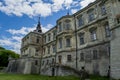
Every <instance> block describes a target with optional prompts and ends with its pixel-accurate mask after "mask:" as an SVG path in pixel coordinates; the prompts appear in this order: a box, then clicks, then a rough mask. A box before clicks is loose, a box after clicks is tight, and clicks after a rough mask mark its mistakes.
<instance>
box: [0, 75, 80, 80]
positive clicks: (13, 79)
mask: <svg viewBox="0 0 120 80" xmlns="http://www.w3.org/2000/svg"><path fill="white" fill-rule="evenodd" d="M0 80H79V78H78V77H74V76H64V77H49V76H41V75H22V74H5V73H0Z"/></svg>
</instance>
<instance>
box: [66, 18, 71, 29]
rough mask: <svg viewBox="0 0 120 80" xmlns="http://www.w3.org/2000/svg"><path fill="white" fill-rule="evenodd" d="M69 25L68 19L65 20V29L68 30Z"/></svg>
mask: <svg viewBox="0 0 120 80" xmlns="http://www.w3.org/2000/svg"><path fill="white" fill-rule="evenodd" d="M70 27H71V25H70V20H68V19H67V20H65V29H66V30H70Z"/></svg>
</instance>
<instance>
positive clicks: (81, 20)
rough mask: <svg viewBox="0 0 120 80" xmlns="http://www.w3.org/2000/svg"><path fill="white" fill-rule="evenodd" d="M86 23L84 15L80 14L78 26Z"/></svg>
mask: <svg viewBox="0 0 120 80" xmlns="http://www.w3.org/2000/svg"><path fill="white" fill-rule="evenodd" d="M83 24H84V21H83V19H82V16H80V17H79V18H78V26H79V27H80V26H82V25H83Z"/></svg>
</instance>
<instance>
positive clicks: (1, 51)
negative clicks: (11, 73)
mask: <svg viewBox="0 0 120 80" xmlns="http://www.w3.org/2000/svg"><path fill="white" fill-rule="evenodd" d="M9 56H11V57H12V58H19V54H17V53H15V52H13V51H11V50H6V49H5V48H3V47H0V67H7V65H8V62H9V60H8V58H9Z"/></svg>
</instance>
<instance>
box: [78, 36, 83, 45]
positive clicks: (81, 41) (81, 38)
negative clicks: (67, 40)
mask: <svg viewBox="0 0 120 80" xmlns="http://www.w3.org/2000/svg"><path fill="white" fill-rule="evenodd" d="M79 41H80V45H82V44H84V34H81V35H79Z"/></svg>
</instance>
